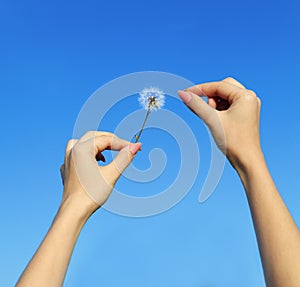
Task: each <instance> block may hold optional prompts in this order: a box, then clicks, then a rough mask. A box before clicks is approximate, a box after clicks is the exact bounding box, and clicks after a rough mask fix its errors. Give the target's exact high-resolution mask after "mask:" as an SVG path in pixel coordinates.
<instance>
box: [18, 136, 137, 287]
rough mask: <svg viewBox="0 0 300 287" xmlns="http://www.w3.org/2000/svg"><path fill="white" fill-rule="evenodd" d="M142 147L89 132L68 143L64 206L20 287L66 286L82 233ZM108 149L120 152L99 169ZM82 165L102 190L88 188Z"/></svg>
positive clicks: (64, 175) (22, 277) (28, 266)
mask: <svg viewBox="0 0 300 287" xmlns="http://www.w3.org/2000/svg"><path fill="white" fill-rule="evenodd" d="M140 147H141V144H140V143H137V144H131V143H129V142H127V141H125V140H122V139H120V138H118V137H116V136H115V135H113V134H111V133H107V132H88V133H86V134H85V135H84V136H83V137H82V138H81V139H79V140H70V141H69V142H68V144H67V148H66V154H65V161H64V165H63V166H62V168H61V171H62V177H63V182H64V193H63V198H62V202H61V204H60V207H59V210H58V212H57V214H56V216H55V219H54V221H53V223H52V225H51V227H50V229H49V231H48V233H47V235H46V237H45V239H44V240H43V242H42V243H41V245H40V247H39V248H38V250H37V251H36V253H35V255H34V256H33V258H32V259H31V261H30V262H29V264H28V265H27V267H26V269H25V270H24V272H23V274H22V275H21V277H20V279H19V281H18V282H17V284H16V287H36V286H37V287H41V286H43V287H59V286H62V284H63V281H64V278H65V274H66V271H67V268H68V265H69V262H70V258H71V255H72V252H73V249H74V246H75V243H76V241H77V238H78V236H79V234H80V231H81V229H82V228H83V226H84V224H85V223H86V221H87V220H88V218H89V217H90V216H91V215H92V214H93V213H94V212H95V211H96V210H97V209H98V208H99V207H100V206H101V205H103V204H104V202H105V201H106V200H107V198H108V197H109V195H110V192H111V190H112V188H113V186H114V185H115V183H116V181H117V179H118V178H119V176H120V175H121V173H122V172H123V170H124V169H125V168H126V167H127V166H128V165H129V164H130V162H131V161H132V160H133V158H134V155H135V154H136V153H137V151H138V150H139V149H140ZM105 149H113V150H119V151H120V152H119V153H118V155H117V156H116V157H115V159H114V161H112V162H111V163H109V164H108V165H106V166H98V164H97V162H96V160H102V161H105V159H104V157H103V155H102V153H101V152H102V151H103V150H105ZM81 165H84V169H85V170H87V171H88V173H89V174H97V175H98V181H97V178H95V182H101V186H87V185H86V184H85V183H86V180H89V178H88V179H86V178H85V177H86V176H87V175H86V174H85V173H80V166H81ZM94 188H95V189H94ZM91 189H92V190H91ZM95 192H98V194H95ZM95 198H96V199H97V200H95Z"/></svg>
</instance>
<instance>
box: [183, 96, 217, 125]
mask: <svg viewBox="0 0 300 287" xmlns="http://www.w3.org/2000/svg"><path fill="white" fill-rule="evenodd" d="M178 95H179V97H180V98H181V99H182V101H183V102H184V103H185V104H186V105H187V106H188V107H189V108H190V109H191V110H192V111H193V112H194V113H195V114H196V115H198V116H199V117H200V118H201V119H202V120H203V121H204V122H205V123H206V124H207V125H208V127H211V126H212V124H213V121H214V118H215V116H216V110H215V109H213V108H212V107H211V106H209V105H208V104H207V103H206V102H205V101H204V100H203V99H202V98H201V97H200V96H198V95H196V94H194V93H192V92H185V91H178Z"/></svg>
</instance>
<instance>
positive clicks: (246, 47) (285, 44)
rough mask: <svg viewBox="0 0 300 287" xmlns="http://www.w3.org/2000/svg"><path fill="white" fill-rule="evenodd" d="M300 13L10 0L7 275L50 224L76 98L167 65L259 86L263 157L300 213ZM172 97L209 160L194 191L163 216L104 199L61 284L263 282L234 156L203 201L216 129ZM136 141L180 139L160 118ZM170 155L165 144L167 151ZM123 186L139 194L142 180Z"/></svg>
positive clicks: (276, 8)
mask: <svg viewBox="0 0 300 287" xmlns="http://www.w3.org/2000/svg"><path fill="white" fill-rule="evenodd" d="M299 12H300V6H299V2H298V1H278V0H274V1H191V0H186V1H157V0H153V1H147V2H146V1H143V2H142V1H95V0H87V1H57V0H54V1H37V0H35V1H34V0H29V1H11V0H2V1H1V3H0V37H1V38H0V41H1V42H0V43H1V45H0V51H1V53H0V95H1V113H0V130H1V149H0V158H1V172H0V176H1V209H0V220H1V241H0V242H1V244H0V255H1V256H0V258H1V259H0V270H1V272H0V286H12V285H13V284H14V283H15V282H16V280H17V278H18V276H19V275H20V274H21V272H22V270H23V269H24V267H25V265H26V264H27V262H28V261H29V259H30V258H31V256H32V255H33V253H34V251H35V250H36V248H37V247H38V245H39V243H40V241H41V240H42V238H43V237H44V235H45V233H46V231H47V229H48V227H49V225H50V224H51V220H52V218H53V216H54V214H55V212H56V210H57V208H58V205H59V202H60V198H61V191H62V185H61V181H60V175H59V166H60V164H61V162H62V160H63V155H64V146H65V143H66V142H67V140H68V139H69V138H70V137H71V136H72V132H73V126H74V123H75V120H76V117H77V114H78V113H79V111H80V109H81V107H82V105H83V104H84V102H85V101H86V100H87V98H88V97H89V96H90V95H91V94H92V92H93V91H95V90H96V89H97V88H99V87H100V86H101V85H103V84H105V83H106V82H107V81H110V80H112V79H114V78H116V77H118V76H121V75H124V74H127V73H132V72H137V71H144V70H159V71H165V72H170V73H175V74H178V75H181V76H183V77H185V78H187V79H189V80H191V81H193V82H204V81H211V80H219V79H222V78H224V77H227V76H229V75H231V76H233V77H236V78H237V79H239V80H240V81H241V82H243V83H244V84H245V85H246V86H247V87H249V88H251V89H254V90H255V91H256V92H257V93H258V95H259V97H260V98H261V99H262V103H263V104H262V116H261V132H262V145H263V149H264V152H265V155H266V159H267V161H268V164H269V166H270V170H271V172H272V174H273V176H274V178H275V181H276V184H277V186H278V188H279V190H280V191H281V194H282V196H283V198H284V200H285V202H286V203H287V205H288V207H289V209H290V211H291V213H292V215H293V216H294V218H295V220H296V222H297V223H298V224H299V222H300V213H299V203H300V191H299V167H298V164H299V160H300V156H299V155H300V153H299V148H298V147H299V139H300V135H299V120H300V116H299V112H298V101H299V90H300V87H299V86H300V81H299V75H300V65H299V63H300V53H299V51H300V30H299V25H300V21H299ZM170 105H171V103H170ZM128 107H129V106H128ZM129 108H130V109H135V108H136V109H138V108H139V107H138V106H136V107H135V108H133V107H132V105H131V106H130V107H129ZM172 109H174V110H175V111H176V112H177V113H179V114H180V115H181V116H182V117H184V119H185V120H186V121H188V122H190V124H191V126H192V128H193V130H194V131H196V132H197V130H199V134H198V136H197V139H198V142H199V146H200V147H201V157H202V159H201V160H202V162H201V166H200V170H199V176H198V178H197V181H196V182H195V185H194V187H193V189H192V190H191V191H190V192H189V193H188V195H187V196H186V197H185V199H184V200H183V201H181V202H180V203H179V204H178V205H176V206H175V207H174V208H172V209H171V210H169V211H167V212H165V213H163V214H161V215H158V216H153V217H149V218H140V219H133V218H126V217H121V216H118V215H114V214H111V213H109V212H107V211H105V210H100V211H98V212H97V213H96V214H95V215H94V216H93V217H92V218H91V220H90V221H89V222H88V224H87V226H86V227H85V228H84V230H83V232H82V234H81V236H80V239H79V241H78V244H77V246H76V248H75V251H74V255H73V257H72V261H71V264H70V267H69V271H68V274H67V277H66V281H65V286H75V287H77V286H192V287H196V286H197V287H198V286H202V287H208V286H209V287H212V286H246V287H247V286H264V281H263V273H262V268H261V265H260V259H259V254H258V249H257V245H256V241H255V234H254V230H253V227H252V222H251V217H250V213H249V210H248V206H247V202H246V198H245V195H244V193H243V189H242V186H241V184H240V183H239V180H238V177H237V176H236V174H235V172H234V170H233V169H232V168H231V167H230V166H229V164H227V165H226V167H225V171H224V174H223V177H222V179H221V181H220V183H219V186H218V188H217V190H216V192H215V193H214V195H213V196H212V197H211V198H210V199H209V200H208V201H207V202H205V203H204V204H199V203H198V200H197V199H198V194H199V190H200V189H201V186H202V184H203V181H204V179H205V175H206V173H207V169H208V164H209V153H210V150H209V141H208V135H207V133H206V131H205V128H204V126H203V124H202V123H201V121H200V120H198V119H197V118H196V117H195V116H194V115H192V114H191V113H189V112H188V110H187V109H186V107H185V106H184V105H180V104H178V103H176V104H174V105H173V106H172ZM124 110H125V109H124ZM124 114H125V115H126V110H125V113H124ZM118 117H119V118H118ZM111 118H113V119H114V120H113V121H110V120H106V121H105V125H106V126H105V129H106V130H114V128H115V126H116V125H117V124H118V121H117V120H116V119H120V120H121V119H122V118H120V113H118V112H117V110H112V111H111ZM154 134H155V135H156V136H155V137H154V136H153V135H154ZM142 141H143V143H144V150H143V152H142V153H141V155H139V158H137V159H136V164H137V165H139V166H140V167H143V166H144V167H147V166H148V165H149V161H148V152H149V151H150V150H151V149H152V148H153V147H156V146H161V147H162V148H165V149H166V153H168V149H167V148H168V146H169V145H170V144H174V142H172V141H173V140H172V139H170V138H169V137H168V136H167V135H165V134H159V132H158V131H156V130H153V131H151V130H148V131H145V134H144V135H143V138H142ZM174 149H176V145H175V146H174ZM176 156H177V155H176V153H175V154H174V153H171V154H170V153H169V159H170V161H171V162H172V161H174V157H176ZM174 165H176V160H175V161H174V164H173V163H172V166H174ZM175 170H176V169H174V171H175ZM168 172H170V173H172V169H171V170H169V171H168ZM164 180H166V181H164ZM158 183H159V184H161V185H162V186H163V185H165V184H167V183H168V179H167V178H166V179H164V178H163V181H161V182H158ZM120 184H121V185H122V186H124V188H125V187H126V184H127V187H128V189H129V190H133V191H135V193H137V190H136V189H135V185H134V183H130V182H128V183H126V182H125V181H123V182H120ZM140 192H142V191H140Z"/></svg>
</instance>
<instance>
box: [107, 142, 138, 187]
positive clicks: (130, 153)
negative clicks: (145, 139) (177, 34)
mask: <svg viewBox="0 0 300 287" xmlns="http://www.w3.org/2000/svg"><path fill="white" fill-rule="evenodd" d="M140 148H141V143H131V144H129V145H128V146H126V147H124V148H122V149H121V150H120V152H119V153H118V154H117V156H116V157H115V159H114V160H113V161H112V162H111V163H110V164H109V165H107V169H108V171H109V176H110V178H111V180H112V181H113V183H116V181H117V180H118V179H119V177H120V176H121V174H122V173H123V171H124V170H125V169H126V168H127V166H128V165H129V164H130V163H131V162H132V160H133V159H134V156H135V155H136V154H137V152H138V151H139V150H140Z"/></svg>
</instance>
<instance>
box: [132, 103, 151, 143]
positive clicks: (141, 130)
mask: <svg viewBox="0 0 300 287" xmlns="http://www.w3.org/2000/svg"><path fill="white" fill-rule="evenodd" d="M150 112H151V109H150V104H149V106H148V110H147V114H146V117H145V119H144V122H143V125H142V128H141V129H140V132H139V133H138V135H136V136H135V142H138V140H139V138H140V136H141V134H142V132H143V130H144V127H145V124H146V122H147V119H148V117H149V115H150Z"/></svg>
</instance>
